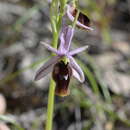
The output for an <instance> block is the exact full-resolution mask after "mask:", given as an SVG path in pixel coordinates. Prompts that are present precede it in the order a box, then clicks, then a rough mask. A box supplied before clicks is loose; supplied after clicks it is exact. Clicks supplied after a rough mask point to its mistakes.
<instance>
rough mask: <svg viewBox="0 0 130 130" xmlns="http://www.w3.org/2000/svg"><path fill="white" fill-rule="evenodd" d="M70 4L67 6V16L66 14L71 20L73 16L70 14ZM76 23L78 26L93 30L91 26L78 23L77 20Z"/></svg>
mask: <svg viewBox="0 0 130 130" xmlns="http://www.w3.org/2000/svg"><path fill="white" fill-rule="evenodd" d="M70 10H71V6H69V5H68V6H67V16H68V18H69V19H70V20H71V21H72V22H73V21H74V19H75V18H74V16H73V15H72V14H71V11H70ZM76 24H77V25H78V26H80V27H82V28H84V29H87V30H91V31H92V30H93V28H91V27H88V26H85V25H83V24H82V23H80V22H79V21H77V22H76Z"/></svg>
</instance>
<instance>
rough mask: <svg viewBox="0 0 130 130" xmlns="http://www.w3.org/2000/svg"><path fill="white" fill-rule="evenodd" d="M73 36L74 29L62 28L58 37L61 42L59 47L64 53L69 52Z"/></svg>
mask: <svg viewBox="0 0 130 130" xmlns="http://www.w3.org/2000/svg"><path fill="white" fill-rule="evenodd" d="M73 35H74V29H73V28H72V27H71V26H63V28H62V32H61V36H60V40H61V43H60V45H61V46H62V47H63V48H64V50H65V51H69V48H70V44H71V41H72V38H73ZM63 41H64V44H63Z"/></svg>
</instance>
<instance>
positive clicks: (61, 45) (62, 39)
mask: <svg viewBox="0 0 130 130" xmlns="http://www.w3.org/2000/svg"><path fill="white" fill-rule="evenodd" d="M64 44H65V39H64V33H63V32H62V33H61V34H60V46H59V49H58V50H59V51H60V52H65V49H64Z"/></svg>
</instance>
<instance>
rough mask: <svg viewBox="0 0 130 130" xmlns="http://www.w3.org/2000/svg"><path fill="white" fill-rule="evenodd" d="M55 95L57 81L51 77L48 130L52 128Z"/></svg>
mask: <svg viewBox="0 0 130 130" xmlns="http://www.w3.org/2000/svg"><path fill="white" fill-rule="evenodd" d="M54 96H55V82H54V80H53V79H51V81H50V86H49V97H48V106H47V121H46V130H52V120H53V110H54Z"/></svg>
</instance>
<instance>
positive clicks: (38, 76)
mask: <svg viewBox="0 0 130 130" xmlns="http://www.w3.org/2000/svg"><path fill="white" fill-rule="evenodd" d="M59 59H60V57H59V56H53V57H52V58H51V59H49V60H48V61H47V62H46V63H45V64H44V65H43V66H42V67H41V68H40V69H39V70H38V71H37V73H36V76H35V80H36V81H37V80H40V79H41V78H43V77H44V76H46V75H47V74H48V73H50V72H51V71H52V70H53V66H54V65H55V64H56V63H57V62H58V60H59Z"/></svg>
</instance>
